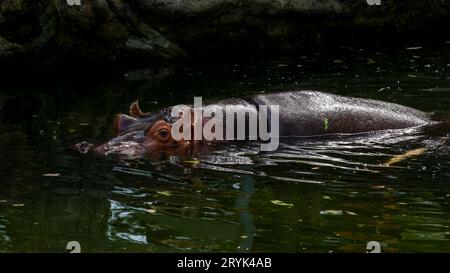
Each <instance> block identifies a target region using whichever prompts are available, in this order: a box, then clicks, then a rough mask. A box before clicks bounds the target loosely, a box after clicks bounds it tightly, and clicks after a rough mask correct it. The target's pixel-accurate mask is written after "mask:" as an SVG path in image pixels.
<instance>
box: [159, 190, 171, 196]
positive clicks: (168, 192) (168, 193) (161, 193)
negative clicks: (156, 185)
mask: <svg viewBox="0 0 450 273" xmlns="http://www.w3.org/2000/svg"><path fill="white" fill-rule="evenodd" d="M156 193H157V194H160V195H164V196H171V195H172V194H171V193H170V191H157V192H156Z"/></svg>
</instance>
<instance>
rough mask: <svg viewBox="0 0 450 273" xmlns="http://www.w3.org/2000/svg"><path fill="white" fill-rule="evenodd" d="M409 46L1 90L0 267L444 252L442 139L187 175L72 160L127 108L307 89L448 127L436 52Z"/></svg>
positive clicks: (444, 52) (232, 158)
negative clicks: (29, 257)
mask: <svg viewBox="0 0 450 273" xmlns="http://www.w3.org/2000/svg"><path fill="white" fill-rule="evenodd" d="M417 46H418V45H411V47H408V48H397V49H382V48H381V49H380V48H378V49H360V48H340V49H337V50H336V51H335V52H334V53H332V54H331V53H326V52H321V53H317V54H307V55H304V56H301V55H299V56H295V57H289V58H287V57H277V58H272V59H264V60H255V61H245V62H234V61H229V62H226V63H225V62H222V63H221V64H211V63H209V64H195V63H189V62H188V63H184V64H178V65H167V66H160V67H151V68H142V69H135V70H126V71H121V70H118V71H114V72H111V73H107V74H106V76H105V75H104V74H103V75H102V77H99V78H100V79H99V78H96V77H95V75H86V73H81V72H82V71H80V74H79V75H78V74H76V73H72V74H71V75H66V76H65V77H61V78H51V79H50V80H47V79H43V78H40V76H36V75H34V76H32V75H23V76H18V79H17V80H15V79H4V80H5V81H6V82H7V83H5V84H4V85H3V86H2V87H0V107H1V109H2V110H1V123H0V151H1V156H0V251H1V252H35V251H39V252H66V251H67V250H66V249H65V248H66V244H67V242H69V241H74V240H75V241H79V242H80V244H81V247H82V251H83V252H183V251H184V252H221V251H243V252H245V251H252V252H348V251H350V252H365V251H366V244H367V242H368V241H379V242H380V243H381V245H382V251H384V252H436V251H445V252H448V251H450V217H449V216H450V206H449V205H450V183H449V182H450V167H449V163H450V156H449V154H448V149H449V147H448V144H447V145H442V144H441V142H442V138H441V137H440V136H429V135H424V134H422V133H417V132H412V131H411V132H407V133H402V134H399V133H394V132H386V133H383V134H376V135H372V136H361V137H352V138H342V139H308V138H306V139H298V140H293V141H289V142H287V143H283V144H281V146H280V149H279V150H278V151H276V152H273V153H258V152H257V147H258V146H257V145H255V144H242V145H238V146H236V145H232V146H230V147H228V148H227V149H224V150H221V151H217V152H216V153H214V154H212V155H209V156H204V157H202V158H196V159H192V160H189V161H188V162H183V161H181V160H179V159H176V158H173V159H171V160H169V161H168V162H155V161H150V160H148V159H135V160H121V159H118V158H114V157H106V158H105V157H100V156H95V155H90V154H80V153H78V152H76V151H74V150H73V149H72V148H71V147H72V146H73V145H74V144H75V143H78V142H81V141H89V142H93V143H101V142H102V141H104V140H107V139H108V138H110V137H112V136H113V131H112V122H113V119H114V115H115V114H116V113H118V112H126V111H127V109H128V106H129V104H130V103H131V102H133V101H135V100H136V99H139V101H140V104H141V107H142V108H143V109H144V110H147V111H152V110H157V109H159V108H161V107H164V106H170V105H174V104H177V103H192V102H193V96H194V95H196V96H203V99H204V100H209V99H211V100H214V99H220V98H227V97H239V96H245V95H248V94H253V93H257V92H272V91H283V90H293V89H312V90H322V91H327V92H332V93H336V94H343V95H349V96H359V97H367V98H376V99H381V100H385V101H391V102H396V103H400V104H404V105H407V106H411V107H414V108H417V109H420V110H423V111H428V112H436V113H440V114H443V115H446V114H450V55H449V47H450V45H449V44H445V43H444V44H442V45H437V46H433V47H430V46H422V47H417ZM419 46H420V45H419ZM38 75H39V74H38ZM423 147H425V148H426V149H427V150H426V152H425V153H424V154H422V155H420V156H416V157H412V158H408V159H406V160H404V161H401V162H399V163H398V164H396V165H394V166H391V167H386V166H383V163H385V162H386V161H388V160H389V159H390V158H392V157H393V156H395V155H399V154H402V153H404V152H406V151H408V150H412V149H417V148H423Z"/></svg>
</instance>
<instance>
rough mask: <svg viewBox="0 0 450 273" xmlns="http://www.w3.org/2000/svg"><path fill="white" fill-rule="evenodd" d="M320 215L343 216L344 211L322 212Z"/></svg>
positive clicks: (330, 210) (331, 210)
mask: <svg viewBox="0 0 450 273" xmlns="http://www.w3.org/2000/svg"><path fill="white" fill-rule="evenodd" d="M320 214H322V215H342V214H343V213H342V210H334V209H329V210H321V211H320Z"/></svg>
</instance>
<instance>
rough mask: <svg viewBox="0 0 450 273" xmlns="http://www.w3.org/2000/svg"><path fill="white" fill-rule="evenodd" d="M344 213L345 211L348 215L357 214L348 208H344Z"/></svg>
mask: <svg viewBox="0 0 450 273" xmlns="http://www.w3.org/2000/svg"><path fill="white" fill-rule="evenodd" d="M345 213H347V214H348V215H358V214H356V213H355V212H353V211H349V210H346V211H345Z"/></svg>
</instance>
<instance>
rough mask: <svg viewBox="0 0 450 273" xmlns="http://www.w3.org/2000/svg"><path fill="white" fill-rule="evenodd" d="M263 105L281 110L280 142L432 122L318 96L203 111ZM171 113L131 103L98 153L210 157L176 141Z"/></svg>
mask: <svg viewBox="0 0 450 273" xmlns="http://www.w3.org/2000/svg"><path fill="white" fill-rule="evenodd" d="M261 105H269V108H270V105H279V136H280V140H281V141H282V139H283V138H282V137H299V136H302V137H304V136H317V137H319V136H323V135H333V134H339V135H340V134H358V133H365V132H374V131H379V130H388V129H404V128H410V127H419V126H424V125H429V124H432V123H434V121H432V120H431V118H430V115H429V114H427V113H424V112H421V111H418V110H415V109H412V108H410V107H406V106H402V105H398V104H394V103H389V102H382V101H377V100H372V99H362V98H354V97H344V96H339V95H334V94H329V93H323V92H317V91H292V92H283V93H272V94H258V95H253V96H250V97H246V98H242V99H228V100H222V101H218V102H216V103H212V104H208V105H206V106H203V108H202V110H203V111H205V110H208V109H209V110H211V109H213V110H214V111H223V112H225V111H226V109H228V108H230V107H231V108H234V110H236V111H238V112H240V111H243V112H248V113H258V111H259V108H260V106H261ZM171 109H172V108H166V109H163V110H161V111H159V112H157V113H143V112H142V111H141V109H140V108H139V105H138V104H137V103H133V104H132V105H131V107H130V115H125V114H118V115H117V116H116V119H115V123H114V125H115V129H116V134H117V136H116V137H115V138H113V139H112V140H111V141H109V142H107V143H105V144H103V145H101V146H99V147H97V148H96V149H95V151H96V152H98V153H102V154H109V153H118V154H130V155H150V156H156V157H158V158H164V157H167V156H171V155H178V156H192V154H193V153H195V152H198V153H202V152H208V149H209V148H208V146H209V145H205V141H202V140H191V139H182V140H179V141H176V140H174V138H173V137H172V135H171V126H172V124H173V123H174V122H175V121H176V120H177V119H175V118H173V117H171V115H170V114H171ZM203 122H204V121H203Z"/></svg>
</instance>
